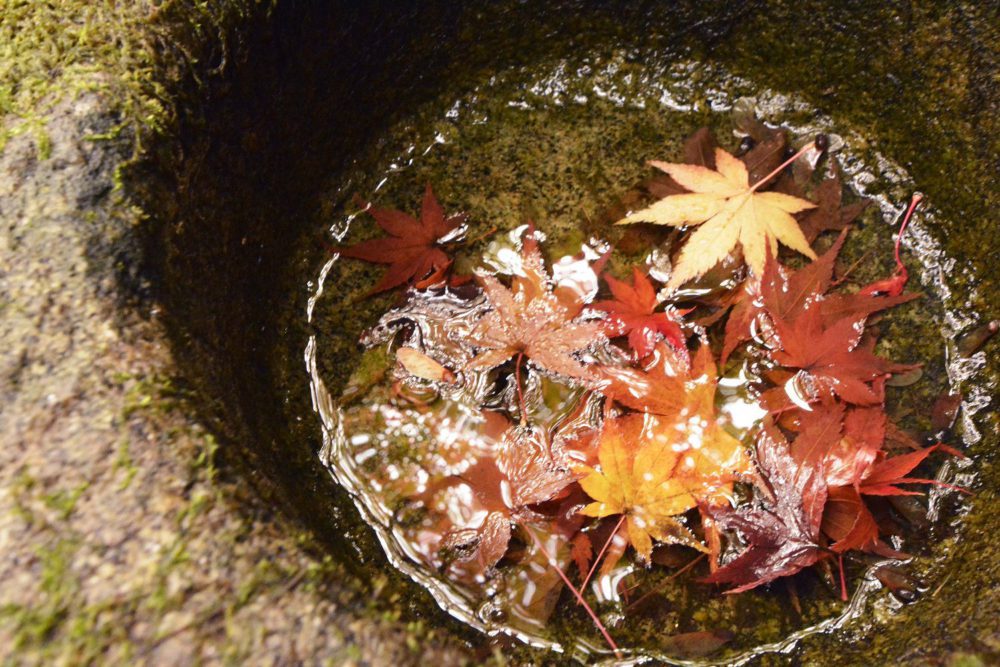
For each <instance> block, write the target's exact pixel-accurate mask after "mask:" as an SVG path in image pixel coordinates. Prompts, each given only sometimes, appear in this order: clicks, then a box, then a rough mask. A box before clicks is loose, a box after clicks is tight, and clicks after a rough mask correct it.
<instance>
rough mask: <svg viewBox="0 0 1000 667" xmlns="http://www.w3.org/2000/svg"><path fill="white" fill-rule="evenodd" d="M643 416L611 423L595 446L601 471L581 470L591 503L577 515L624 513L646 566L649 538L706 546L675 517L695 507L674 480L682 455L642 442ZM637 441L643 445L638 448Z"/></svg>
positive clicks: (667, 446) (685, 488) (677, 479)
mask: <svg viewBox="0 0 1000 667" xmlns="http://www.w3.org/2000/svg"><path fill="white" fill-rule="evenodd" d="M644 420H645V416H644V415H629V416H627V417H622V418H619V419H609V420H607V421H606V422H605V424H604V430H603V431H602V433H601V442H600V446H599V447H598V450H597V451H598V460H599V461H600V464H601V470H600V471H597V470H594V469H584V470H585V471H586V472H587V475H586V476H585V477H584V478H583V479H581V480H580V485H581V486H582V487H583V490H584V491H586V492H587V495H588V496H590V497H591V498H593V499H594V501H595V502H593V503H591V504H589V505H587V506H586V507H584V508H583V509H582V510H581V513H582V514H584V515H586V516H590V517H597V518H600V517H606V516H615V515H619V514H621V515H624V517H625V522H626V531H627V534H628V538H629V542H630V543H631V544H632V546H633V548H635V550H636V553H638V554H639V557H640V558H641V559H642V560H644V561H645V562H649V558H650V554H651V552H652V550H653V540H654V539H655V540H657V541H659V542H667V543H677V544H684V545H687V546H691V547H694V548H696V549H699V550H701V551H705V550H706V549H705V547H704V546H703V545H702V544H701V543H700V542H698V540H697V539H696V538H695V537H694V535H692V534H691V532H690V531H689V530H688V529H687V527H686V526H684V524H683V523H681V522H680V521H679V520H678V519H677V516H678V515H680V514H683V513H684V512H686V511H688V510H689V509H692V508H693V507H695V506H696V505H697V500H696V499H695V497H694V496H693V495H692V493H691V489H690V487H689V485H688V484H686V483H685V481H684V479H683V478H682V477H680V476H678V474H677V473H678V468H679V467H680V466H681V464H682V458H681V455H680V454H679V453H678V452H677V451H675V449H674V448H673V447H672V446H671V443H667V442H663V441H662V440H656V439H653V440H645V439H644V438H643V437H642V431H643V429H644V428H645V422H644ZM640 443H641V444H640Z"/></svg>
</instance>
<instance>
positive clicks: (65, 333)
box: [0, 94, 463, 665]
mask: <svg viewBox="0 0 1000 667" xmlns="http://www.w3.org/2000/svg"><path fill="white" fill-rule="evenodd" d="M107 109H108V105H107V104H105V102H104V100H102V99H101V97H100V96H98V95H96V94H86V95H83V96H81V97H79V98H77V99H75V100H73V101H69V102H64V103H61V104H59V105H58V106H57V107H56V108H55V110H54V112H53V114H52V116H51V119H50V121H49V123H48V136H49V139H50V141H51V154H50V155H49V156H48V157H47V158H46V159H41V158H40V157H39V153H38V150H37V146H36V145H35V142H34V139H33V138H32V137H31V136H29V135H22V136H19V137H16V138H14V139H12V140H11V141H10V142H9V143H8V145H7V147H6V148H5V150H4V152H3V154H2V156H0V220H2V226H0V309H2V311H0V312H2V317H0V340H3V341H4V342H3V347H2V349H0V442H2V443H3V447H2V448H0V581H3V582H4V583H3V585H2V586H0V661H2V662H3V663H4V664H85V663H90V662H99V663H110V664H124V663H130V664H131V663H139V664H142V663H148V664H167V665H173V664H177V665H180V664H195V663H202V662H204V663H208V664H212V663H220V662H239V663H250V664H294V663H297V662H300V661H306V662H309V663H329V664H416V662H418V659H417V656H418V655H419V652H418V651H416V650H415V649H416V648H418V647H419V648H420V649H421V651H423V650H426V649H427V648H428V646H430V647H431V649H432V650H434V649H433V647H434V642H433V641H432V642H431V643H430V644H429V645H427V644H417V643H415V638H419V639H420V641H421V642H425V641H426V640H427V637H426V634H427V633H426V632H425V631H424V630H423V629H422V627H414V624H413V623H410V624H409V625H407V624H404V623H402V622H400V621H398V620H396V619H395V618H394V617H393V616H392V615H391V614H390V615H388V616H387V617H385V618H381V617H380V616H379V614H380V601H379V592H378V582H368V584H367V585H365V586H361V585H360V584H359V582H356V581H352V580H351V577H350V575H347V574H345V573H344V572H343V571H341V569H340V568H339V567H338V566H337V565H336V564H334V563H333V562H332V561H330V560H329V559H323V558H321V557H314V556H311V555H310V554H309V551H308V546H309V545H308V539H307V538H306V537H305V536H301V535H297V533H296V531H297V529H296V528H295V527H294V526H290V525H287V524H286V523H284V522H283V521H282V520H281V519H280V518H276V517H273V516H271V515H269V514H268V513H267V512H266V511H264V510H263V508H260V507H255V504H254V501H253V499H252V498H248V497H242V496H240V494H239V490H238V489H236V488H233V486H232V485H231V484H230V483H228V482H227V481H225V480H224V479H223V478H222V476H220V475H219V474H218V470H217V469H216V467H215V464H214V452H215V449H216V445H215V440H214V438H213V437H212V436H211V435H210V434H208V433H207V432H205V430H204V429H202V428H201V427H200V426H199V425H198V424H197V423H196V422H195V421H193V420H192V419H191V418H190V417H189V416H187V415H188V413H190V412H191V410H190V406H189V405H188V403H187V399H186V397H185V393H184V392H183V391H182V390H180V389H178V388H176V387H175V386H174V385H173V381H172V380H171V379H170V378H171V377H172V375H173V371H172V363H171V359H170V354H169V352H168V350H167V348H166V346H165V344H164V342H163V340H164V338H163V336H162V333H161V331H160V327H159V324H158V322H157V320H156V317H155V310H154V315H153V317H152V318H151V319H142V318H139V317H138V316H136V315H135V314H132V313H130V312H129V311H128V310H127V309H123V308H121V301H122V297H123V295H122V294H121V293H120V288H119V285H121V284H122V281H121V280H120V274H121V272H122V271H123V270H125V269H124V267H125V266H128V265H130V264H131V263H132V262H133V261H134V260H135V257H134V256H133V257H129V256H128V252H129V249H130V248H133V247H134V246H135V244H134V243H133V242H132V241H131V240H130V235H132V234H133V233H134V230H135V225H136V224H137V222H136V220H135V219H134V218H133V217H130V216H129V209H128V208H127V207H124V206H122V202H121V201H120V200H119V196H118V194H117V193H116V191H115V190H114V189H113V183H114V170H115V167H116V166H117V165H118V164H119V163H120V162H121V161H122V160H123V159H124V158H125V157H127V151H129V150H130V145H129V143H128V141H124V140H119V141H112V142H109V141H88V140H87V139H86V137H87V136H88V135H93V134H100V133H102V132H105V131H106V130H107V128H108V126H109V125H110V124H111V123H112V121H113V119H112V118H111V117H110V116H109V114H108V112H107ZM95 239H100V240H101V242H102V243H105V244H107V245H108V246H111V247H115V248H116V249H117V250H118V252H120V253H124V254H120V255H116V254H115V253H110V254H109V253H106V252H101V251H100V249H97V250H95V248H94V245H95ZM126 282H127V281H126ZM237 504H238V505H239V506H240V510H239V511H237V510H236V509H235V507H234V506H235V505H237ZM368 595H370V596H372V597H371V598H367V596H368ZM359 619H364V620H359ZM462 656H463V651H462V650H460V648H458V647H455V646H452V647H451V648H441V649H440V655H439V656H438V657H437V661H438V662H439V663H440V664H457V663H459V662H461V661H462Z"/></svg>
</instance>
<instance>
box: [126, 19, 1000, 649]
mask: <svg viewBox="0 0 1000 667" xmlns="http://www.w3.org/2000/svg"><path fill="white" fill-rule="evenodd" d="M998 24H1000V23H998V18H997V10H996V7H992V8H989V7H976V6H969V5H959V4H958V3H955V4H945V3H930V2H928V3H907V4H905V5H904V4H899V5H898V6H897V5H896V4H895V3H888V4H875V3H858V2H795V3H783V2H774V3H755V2H725V3H724V2H697V3H696V2H679V3H661V2H639V3H627V4H625V3H623V4H621V5H617V4H616V5H615V6H611V3H596V2H582V1H576V2H548V3H524V2H502V3H485V2H484V3H449V2H430V1H428V2H364V3H355V2H329V3H307V2H284V3H279V4H278V6H277V8H276V9H275V10H274V11H273V13H272V15H271V16H270V18H268V19H266V20H262V21H261V22H260V23H259V24H258V25H255V26H253V27H252V28H251V29H250V31H249V33H248V36H247V38H246V40H245V43H244V44H242V45H241V47H240V48H239V49H237V50H234V54H236V55H234V58H235V57H237V56H238V61H234V62H229V63H227V69H226V72H227V73H226V75H225V76H224V77H223V78H222V80H221V81H219V82H218V83H216V84H213V86H212V89H211V91H210V94H209V95H208V97H207V98H206V99H202V100H199V101H198V102H197V103H195V104H192V105H190V107H189V108H188V115H187V116H186V117H185V118H184V119H182V120H183V123H182V127H183V130H182V132H181V134H180V135H179V136H178V137H177V138H176V141H174V142H171V143H165V144H164V145H162V146H157V147H154V151H153V155H154V157H153V158H152V159H151V160H150V161H149V162H148V164H146V165H145V166H144V167H143V171H144V173H145V174H146V175H148V176H149V177H148V178H145V179H143V181H144V185H143V188H142V195H141V196H142V197H143V199H144V200H145V201H146V202H147V209H148V210H150V211H151V212H152V213H153V214H154V218H155V223H156V224H155V225H153V226H152V229H154V230H155V231H154V233H152V234H151V235H150V237H149V239H148V252H147V255H148V259H149V265H148V267H147V270H148V272H149V274H150V276H151V277H152V278H153V280H152V282H153V284H155V285H157V286H158V287H157V289H158V297H159V300H160V301H161V302H162V303H163V304H164V311H165V314H166V317H167V320H168V322H169V325H170V329H171V332H172V336H173V341H174V345H175V348H176V352H177V355H178V358H179V359H180V361H181V364H182V367H183V370H184V373H185V380H186V381H187V382H188V383H189V384H190V385H191V386H192V387H193V388H194V389H195V390H196V391H197V393H198V395H199V396H200V397H201V407H202V409H203V413H204V416H205V418H206V419H208V420H209V421H210V422H211V424H212V425H213V427H214V428H215V429H216V430H217V432H218V433H219V435H220V436H221V441H222V443H223V445H222V449H221V455H222V459H223V464H224V467H225V470H226V471H227V472H228V474H230V475H232V476H233V477H234V478H236V479H239V480H243V481H245V483H246V484H247V485H248V486H249V487H250V488H252V489H253V490H254V492H256V493H258V494H260V495H262V496H263V497H264V498H265V499H266V500H267V501H268V502H269V503H271V504H272V505H273V506H274V507H275V511H278V512H284V513H287V514H289V515H290V516H292V517H293V518H294V519H295V520H297V521H299V522H301V523H302V524H303V525H305V526H306V527H307V528H308V529H309V530H310V531H312V532H314V533H315V535H316V536H317V537H318V538H319V542H320V543H321V544H322V545H324V548H325V549H327V550H328V552H329V553H331V554H333V556H334V557H335V558H338V559H341V560H343V561H344V562H346V563H349V564H351V566H352V567H355V568H357V569H358V571H359V572H360V573H362V574H364V573H367V572H374V571H376V570H383V569H385V568H386V562H385V559H384V557H383V556H382V555H381V552H380V549H379V547H378V545H377V543H376V541H375V539H374V537H373V536H372V534H371V533H370V531H369V529H368V528H367V526H365V525H364V524H363V523H362V522H361V520H360V518H359V517H358V515H357V513H356V511H355V510H354V509H353V507H352V505H351V503H350V500H349V499H348V498H347V497H346V494H344V493H343V492H341V491H339V490H338V489H337V488H336V486H335V485H334V484H333V482H332V481H331V480H330V477H329V475H328V474H327V472H326V470H325V469H323V468H322V467H321V465H320V464H319V461H318V460H317V458H316V456H315V451H316V450H317V448H318V447H319V429H318V427H317V424H316V418H315V416H314V415H313V412H312V410H311V407H310V402H309V393H308V385H307V382H306V378H305V374H304V371H303V367H302V362H301V359H302V349H303V347H304V345H305V338H306V335H307V331H306V330H305V326H304V320H303V318H302V317H301V314H302V312H303V311H304V308H305V300H306V298H307V296H308V291H307V289H306V286H305V284H304V281H303V280H302V277H303V276H307V275H312V274H314V273H315V270H314V269H315V267H316V266H317V265H318V263H319V262H321V260H322V257H323V256H324V254H325V253H326V252H328V251H327V249H326V248H325V247H324V237H323V231H324V218H323V213H324V209H323V205H322V201H321V193H323V192H324V191H326V190H327V188H328V187H329V185H330V183H331V181H332V179H335V178H336V175H337V174H338V172H339V171H341V170H344V169H345V168H347V167H348V166H349V165H350V164H351V163H352V160H354V159H355V156H356V155H357V154H358V153H359V152H360V151H361V150H362V149H363V148H365V147H366V145H367V142H369V141H370V140H371V138H372V137H375V136H378V133H379V132H380V131H381V130H382V129H384V128H386V127H388V126H389V125H390V124H392V123H394V122H397V121H398V120H400V119H402V118H405V117H406V115H407V113H408V112H409V111H410V110H411V109H412V108H413V107H414V106H415V105H417V104H419V102H420V101H421V100H423V99H427V98H429V97H432V96H435V95H437V94H440V93H441V92H442V91H444V90H449V91H451V90H453V91H455V92H456V94H458V93H461V92H462V91H463V89H464V87H465V86H468V85H470V82H475V81H480V80H483V79H484V78H487V77H488V76H489V74H490V73H493V72H497V71H501V70H503V69H505V68H509V67H513V66H518V65H522V64H530V63H531V62H533V61H535V60H536V59H542V58H545V59H551V58H558V57H559V56H560V55H561V54H569V53H572V52H574V51H575V50H578V49H580V48H588V49H591V50H600V49H602V48H606V49H608V50H610V49H628V50H631V52H633V53H634V57H635V58H638V59H641V58H642V57H643V53H645V52H652V51H656V52H660V53H662V52H664V51H667V52H676V53H677V54H682V55H684V57H686V58H693V59H699V60H706V61H712V62H717V63H719V64H721V65H724V66H725V67H726V68H727V69H729V70H730V71H732V72H734V73H735V74H737V75H740V76H743V77H745V78H747V79H749V80H752V81H753V82H755V83H756V84H757V85H759V86H762V87H770V88H772V89H775V90H781V91H790V92H794V93H796V94H797V95H800V96H801V97H803V98H804V99H806V100H808V101H809V102H810V103H811V104H812V105H813V106H814V107H815V108H817V109H819V110H821V111H822V112H823V113H825V114H827V115H829V116H831V117H833V118H834V119H835V120H836V121H837V122H843V123H844V124H845V125H849V126H850V127H852V128H855V129H857V130H858V131H859V132H861V133H863V134H864V136H866V137H867V138H868V139H869V141H870V142H871V148H872V149H876V148H877V149H878V150H879V151H881V153H883V154H885V155H887V156H889V157H890V158H891V159H893V160H894V161H895V162H897V163H898V164H900V165H902V166H903V167H904V168H905V169H906V170H907V171H908V173H909V174H910V176H911V177H912V178H913V180H914V183H915V184H916V186H917V187H918V188H919V189H920V190H921V191H923V192H924V193H925V194H926V195H927V196H928V197H929V199H930V200H931V201H932V202H933V206H934V207H935V209H936V210H937V211H939V213H940V219H941V220H947V221H948V223H947V226H942V227H940V228H936V229H932V230H931V233H932V234H933V235H934V236H935V237H936V239H937V240H938V241H939V242H940V244H941V246H942V248H943V249H944V251H945V252H946V254H947V255H948V256H949V257H952V258H954V259H955V260H956V265H955V268H954V269H953V270H950V271H949V272H948V273H947V275H946V276H945V280H946V283H947V285H948V287H949V288H950V289H951V290H952V292H953V294H954V295H955V298H956V299H957V301H958V302H959V303H960V304H961V306H962V307H963V308H965V309H967V310H969V311H971V312H979V313H982V314H983V316H984V319H989V318H990V317H992V316H994V315H995V313H996V310H997V302H998V299H997V294H998V290H1000V286H998V285H997V283H996V281H997V277H996V272H995V269H994V261H993V258H992V253H993V251H994V250H995V248H996V246H997V244H996V243H995V241H993V239H992V235H993V234H992V232H993V230H995V227H996V225H995V218H996V214H995V211H996V210H997V209H996V207H997V205H998V204H1000V201H998V199H1000V197H998V193H997V190H996V187H995V185H994V183H993V180H994V179H995V176H996V170H997V166H998V165H997V155H998V143H997V141H998V140H997V136H1000V132H998V130H1000V128H998V127H997V124H998V121H997V100H998V95H997V89H996V87H997V84H996V81H995V75H996V72H997V67H996V62H995V60H996V57H997V44H998V42H997V34H996V31H997V28H996V26H997V25H998ZM954 333H956V334H960V333H962V332H954ZM993 345H995V343H994V344H991V346H988V347H987V348H986V353H987V357H989V356H990V355H991V354H993V353H994V352H993V351H994V349H995V348H994V347H993ZM995 371H996V368H995V366H993V364H992V362H990V365H989V367H988V368H987V369H986V370H985V371H983V373H986V374H992V373H995ZM984 377H985V376H984ZM978 428H979V430H980V431H982V432H983V434H984V437H983V438H982V439H981V440H980V441H979V442H978V443H977V444H976V445H975V446H974V447H973V449H972V450H971V452H970V453H971V455H973V456H974V457H975V458H976V460H977V465H978V466H979V467H980V469H981V471H982V472H981V474H980V475H979V477H978V481H977V483H976V492H977V494H976V496H975V497H974V498H973V499H972V500H971V501H970V503H969V505H970V507H971V509H970V511H969V513H968V514H967V515H965V516H964V518H963V519H962V524H963V525H962V528H961V529H960V531H959V532H960V534H961V538H960V540H959V541H958V542H957V544H956V545H955V546H954V547H953V548H952V550H951V559H952V560H951V565H949V567H952V568H954V573H953V575H952V576H951V577H950V578H949V583H948V586H946V587H943V588H942V589H941V590H940V591H938V592H937V593H936V594H935V595H934V596H928V597H926V598H925V599H923V600H921V601H919V602H918V603H916V604H914V605H910V606H908V607H905V608H903V609H902V610H900V611H899V612H897V618H896V619H895V620H894V621H893V622H892V623H890V624H887V625H886V627H884V628H881V629H879V630H878V631H877V632H867V633H866V632H861V633H859V634H858V635H857V637H860V639H858V638H857V637H855V636H854V635H852V634H838V633H833V634H831V635H829V636H827V635H824V636H818V637H813V638H810V639H809V640H808V641H807V642H805V643H804V645H803V646H802V647H801V648H800V650H801V651H804V652H805V654H807V655H810V656H811V657H812V658H813V663H812V664H846V663H852V664H853V663H855V662H866V661H870V660H875V661H879V662H880V661H883V660H889V659H900V658H905V659H909V660H913V661H919V660H921V659H923V657H926V656H935V655H942V654H945V653H948V652H950V651H975V652H979V653H981V654H984V655H996V656H1000V634H998V630H997V628H996V621H995V619H996V618H997V615H996V614H997V613H1000V590H998V588H997V587H998V586H1000V558H998V557H997V556H996V555H995V554H993V552H992V544H993V540H992V538H991V535H992V531H993V530H995V529H996V528H997V526H1000V506H998V505H997V504H996V503H995V501H994V500H993V498H994V496H995V494H996V493H997V491H998V490H1000V475H998V472H1000V471H998V470H997V468H996V466H995V465H994V460H995V458H996V457H995V454H994V450H995V448H996V444H997V438H996V428H995V417H994V416H993V415H992V414H991V413H989V411H982V412H980V413H979V425H978ZM395 585H398V586H399V587H400V589H401V590H402V591H403V592H404V593H405V595H404V596H403V600H404V603H403V604H404V606H405V609H404V611H403V614H404V617H406V615H410V616H412V617H413V618H418V617H420V618H425V619H429V622H431V623H434V624H437V625H440V626H441V628H443V629H444V630H445V631H446V632H450V633H455V634H459V635H463V636H465V637H466V638H467V640H468V641H470V642H473V643H476V642H480V641H482V640H481V639H480V638H478V636H477V635H476V634H475V633H470V632H469V631H468V630H466V629H464V628H463V627H462V626H461V625H459V624H458V623H456V622H454V621H452V620H450V619H449V618H448V617H447V616H446V615H445V614H444V613H442V612H439V611H437V610H436V608H435V607H434V604H433V602H432V601H431V600H430V598H429V596H427V595H426V594H425V593H423V592H422V591H421V590H419V589H418V588H417V587H416V586H415V585H412V584H409V583H407V581H406V580H405V579H404V578H403V577H398V578H397V579H396V581H395ZM862 625H864V623H863V624H862ZM876 657H877V659H876Z"/></svg>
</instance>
